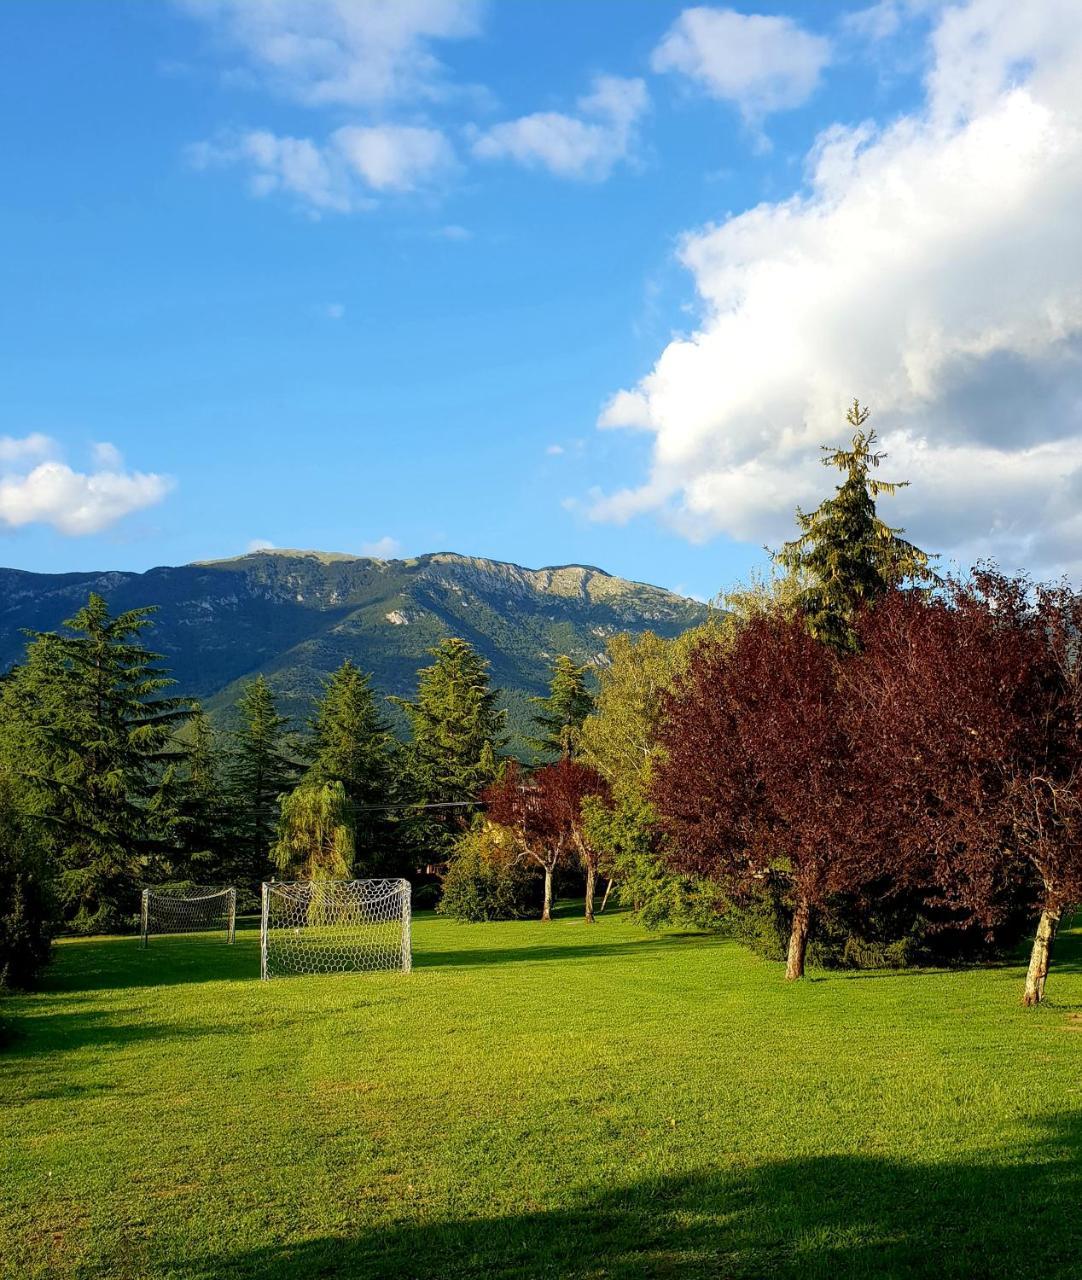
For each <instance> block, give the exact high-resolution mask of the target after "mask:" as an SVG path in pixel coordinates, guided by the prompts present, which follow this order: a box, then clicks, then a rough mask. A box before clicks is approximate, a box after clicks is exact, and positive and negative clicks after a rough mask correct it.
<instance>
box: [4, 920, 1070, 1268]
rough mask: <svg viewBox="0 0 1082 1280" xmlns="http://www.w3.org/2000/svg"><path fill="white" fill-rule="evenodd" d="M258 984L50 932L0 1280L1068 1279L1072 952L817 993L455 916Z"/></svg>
mask: <svg viewBox="0 0 1082 1280" xmlns="http://www.w3.org/2000/svg"><path fill="white" fill-rule="evenodd" d="M414 944H415V969H414V972H413V973H412V974H410V975H402V974H395V973H376V974H351V975H331V976H325V977H298V978H289V979H278V980H274V981H271V982H269V983H261V982H259V981H258V944H257V935H256V933H255V932H253V931H251V930H241V931H239V932H238V935H237V943H236V946H235V947H234V948H232V949H229V948H226V947H225V946H223V945H222V944H220V943H218V942H212V941H208V940H204V939H199V938H193V937H185V938H176V939H168V940H161V941H159V940H155V941H154V942H153V943H152V946H151V948H150V950H149V951H147V952H145V953H144V952H140V951H139V949H138V946H137V943H136V941H135V939H132V938H123V939H115V938H105V939H100V940H90V941H69V942H64V943H61V944H60V945H59V946H58V948H57V957H56V962H55V964H54V966H53V968H52V970H51V971H50V974H49V979H48V989H47V990H45V991H44V992H40V993H38V994H35V995H31V996H24V997H19V998H16V999H12V1000H9V1001H7V1002H6V1004H5V1008H4V1016H5V1018H6V1020H7V1024H8V1029H9V1032H10V1034H11V1038H10V1039H9V1041H8V1044H7V1046H6V1048H5V1049H4V1050H3V1051H0V1099H2V1102H3V1126H4V1129H3V1147H2V1156H0V1158H2V1161H3V1168H2V1185H0V1200H2V1205H3V1207H2V1214H3V1218H2V1225H0V1231H2V1239H0V1268H2V1269H3V1274H4V1275H5V1276H17V1277H20V1280H21V1278H23V1277H26V1278H28V1280H29V1278H31V1277H43V1276H49V1277H53V1276H56V1277H64V1278H65V1280H67V1278H68V1277H90V1276H94V1277H98V1276H110V1277H155V1278H156V1277H212V1276H214V1277H216V1276H229V1277H238V1278H239V1277H256V1278H259V1280H266V1278H268V1277H274V1278H275V1280H277V1278H278V1277H315V1276H319V1277H330V1276H343V1277H344V1276H350V1277H367V1276H373V1277H389V1276H411V1277H431V1278H433V1280H435V1278H437V1277H438V1278H439V1280H450V1278H453V1277H466V1276H469V1277H512V1276H514V1277H547V1276H561V1277H562V1276H569V1277H639V1276H681V1277H684V1276H711V1277H722V1276H734V1277H752V1276H779V1277H789V1276H793V1277H795V1276H800V1277H804V1278H807V1277H830V1278H831V1280H836V1278H837V1277H844V1276H861V1277H864V1276H882V1277H898V1276H956V1277H992V1276H1004V1277H1007V1276H1010V1277H1015V1276H1024V1275H1040V1276H1042V1277H1043V1278H1044V1280H1048V1278H1049V1277H1059V1276H1063V1277H1067V1276H1072V1277H1077V1276H1079V1275H1082V1034H1080V1033H1082V936H1080V935H1078V934H1070V935H1066V936H1063V937H1062V938H1061V941H1060V945H1059V952H1058V955H1057V963H1056V966H1055V969H1054V972H1053V974H1052V977H1051V979H1050V983H1049V995H1050V1002H1049V1004H1048V1006H1047V1007H1046V1008H1043V1009H1040V1010H1036V1011H1027V1010H1023V1009H1022V1008H1021V1007H1019V1004H1018V997H1019V988H1020V983H1021V976H1022V970H1021V968H1020V967H1018V966H1009V967H1001V968H993V969H986V970H981V971H963V972H940V971H935V972H929V971H924V972H912V973H900V974H899V973H869V974H824V973H813V974H812V975H811V977H810V979H809V980H807V981H805V982H804V983H801V984H796V985H791V986H790V985H786V983H785V982H784V981H783V978H782V970H781V967H780V966H778V965H774V964H770V963H767V962H765V961H762V960H760V959H758V958H756V957H755V956H753V955H751V954H749V953H748V952H747V951H745V950H743V949H742V948H740V947H739V946H737V945H736V944H734V943H731V942H727V941H724V940H721V939H718V938H712V937H705V936H698V935H688V934H666V935H662V936H651V935H649V934H647V933H645V932H644V931H643V930H641V929H639V928H637V927H635V926H634V925H632V924H631V923H629V922H628V921H627V919H626V917H621V916H619V915H617V916H612V915H606V916H605V917H603V918H602V919H601V921H600V922H599V923H598V924H597V925H596V926H595V927H593V928H589V927H587V926H586V925H585V924H583V923H582V922H581V920H580V919H579V918H577V916H576V914H574V912H573V911H571V910H570V909H568V910H567V911H565V912H564V913H562V914H561V916H560V918H558V919H557V920H555V921H554V922H553V923H552V924H551V925H542V924H540V923H538V922H529V923H520V924H495V925H476V926H467V925H457V924H454V923H451V922H448V921H444V920H442V919H439V918H438V917H435V916H432V915H429V914H421V915H420V916H418V917H417V918H416V919H415V922H414Z"/></svg>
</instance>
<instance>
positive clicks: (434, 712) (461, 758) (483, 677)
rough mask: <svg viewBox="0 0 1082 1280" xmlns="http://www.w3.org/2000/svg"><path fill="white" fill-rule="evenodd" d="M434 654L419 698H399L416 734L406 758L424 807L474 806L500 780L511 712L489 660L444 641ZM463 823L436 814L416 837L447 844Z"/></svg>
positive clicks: (422, 678)
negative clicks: (502, 702)
mask: <svg viewBox="0 0 1082 1280" xmlns="http://www.w3.org/2000/svg"><path fill="white" fill-rule="evenodd" d="M429 653H430V654H431V655H432V658H433V662H432V665H431V666H428V667H424V668H423V669H422V670H421V672H420V673H419V677H418V685H417V697H416V699H415V701H413V702H408V701H406V700H404V699H401V698H397V699H395V701H396V702H398V703H399V705H400V706H401V707H402V708H403V709H404V710H405V712H406V716H407V718H408V719H409V723H410V729H411V731H412V735H411V740H410V743H409V745H408V747H407V749H406V756H405V758H406V762H407V768H408V772H409V777H410V787H411V790H412V792H413V795H414V798H415V799H417V800H418V801H421V802H423V803H429V804H432V803H445V802H447V801H462V800H468V801H473V800H476V799H477V798H478V796H479V795H480V793H481V790H482V789H483V788H484V787H485V786H487V785H488V784H489V783H491V782H492V781H493V780H494V779H495V777H496V774H497V770H498V755H499V752H500V751H501V750H502V748H503V747H504V746H505V744H506V741H507V739H506V735H505V732H504V721H505V720H506V716H507V713H506V712H505V711H501V710H499V709H497V706H496V700H497V696H498V691H497V690H494V689H492V688H491V687H490V685H489V678H488V663H487V662H486V661H485V659H484V658H482V657H481V656H480V654H478V653H477V652H476V650H475V649H473V647H472V646H471V645H469V644H468V643H467V642H466V641H465V640H460V639H458V638H457V637H452V638H449V639H447V640H443V641H441V642H440V644H438V645H436V647H435V648H433V649H430V650H429ZM459 816H462V815H459ZM460 826H461V824H460V823H456V822H455V821H454V820H453V811H449V813H447V814H443V815H438V814H436V815H434V819H433V818H430V820H429V821H422V822H419V823H416V824H415V827H416V830H415V833H414V839H415V841H417V840H419V841H421V842H423V843H425V844H429V845H440V846H442V845H443V844H445V843H446V840H447V838H448V836H449V835H450V833H451V832H452V830H453V829H455V828H456V827H460Z"/></svg>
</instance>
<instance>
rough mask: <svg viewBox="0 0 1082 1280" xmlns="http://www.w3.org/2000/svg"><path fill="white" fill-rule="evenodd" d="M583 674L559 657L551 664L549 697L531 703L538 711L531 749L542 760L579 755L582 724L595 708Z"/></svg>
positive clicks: (580, 670) (534, 720)
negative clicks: (546, 757)
mask: <svg viewBox="0 0 1082 1280" xmlns="http://www.w3.org/2000/svg"><path fill="white" fill-rule="evenodd" d="M585 672H586V668H585V667H577V666H576V665H575V663H574V662H572V660H571V659H570V658H569V657H568V656H567V654H563V653H562V654H560V656H559V657H558V658H557V659H556V660H555V661H554V662H553V664H552V677H551V680H550V681H549V692H548V696H547V697H545V698H536V697H535V698H531V699H530V701H531V702H534V703H536V704H537V706H538V708H539V710H538V712H537V714H536V715H535V716H534V717H533V722H534V724H535V725H537V727H538V729H539V730H540V733H539V734H538V736H537V737H536V738H532V739H531V740H530V745H531V746H532V747H534V749H535V750H536V751H538V752H539V753H540V754H541V755H542V756H556V757H557V758H558V759H564V760H566V759H569V758H570V757H571V756H573V755H577V754H578V752H579V746H580V738H581V734H582V724H583V721H584V720H585V719H586V717H587V716H588V715H589V714H590V712H591V711H592V710H593V705H594V700H593V697H592V696H591V694H590V691H589V689H587V688H586V680H585Z"/></svg>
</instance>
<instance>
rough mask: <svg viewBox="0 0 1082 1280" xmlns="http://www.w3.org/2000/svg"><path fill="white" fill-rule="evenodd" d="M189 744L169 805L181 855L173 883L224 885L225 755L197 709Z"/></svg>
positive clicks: (174, 774) (172, 870)
mask: <svg viewBox="0 0 1082 1280" xmlns="http://www.w3.org/2000/svg"><path fill="white" fill-rule="evenodd" d="M185 737H186V741H185V742H184V744H183V750H184V756H183V759H182V760H181V761H179V762H178V764H177V765H176V766H175V767H174V768H173V769H171V771H170V777H169V778H168V782H167V788H166V789H167V798H166V802H165V805H164V808H165V813H166V818H167V821H168V823H169V828H170V833H171V838H172V843H173V845H174V846H175V852H174V854H173V856H172V857H171V859H170V864H169V866H168V868H167V870H168V874H169V877H170V879H174V880H194V881H196V882H197V883H201V884H213V883H215V882H216V881H217V880H220V879H222V872H223V869H224V861H225V858H226V856H227V853H226V850H227V846H228V828H229V816H228V806H227V802H226V797H225V794H224V781H223V778H222V751H221V748H220V747H219V745H218V738H217V735H216V734H215V731H214V728H213V726H212V725H211V723H210V718H209V717H208V716H207V714H206V712H205V711H203V710H202V709H201V708H200V707H198V706H197V707H196V708H195V712H194V714H193V716H192V719H191V722H190V724H189V726H188V732H187V734H186V735H185Z"/></svg>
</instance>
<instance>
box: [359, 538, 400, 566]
mask: <svg viewBox="0 0 1082 1280" xmlns="http://www.w3.org/2000/svg"><path fill="white" fill-rule="evenodd" d="M357 554H358V555H362V556H369V557H371V559H373V560H394V559H395V558H396V557H397V556H400V555H401V554H402V544H401V543H400V542H399V541H398V539H397V538H392V537H391V536H390V534H385V535H384V536H383V537H382V538H377V539H376V540H375V542H362V543H361V547H360V550H359V551H358V553H357Z"/></svg>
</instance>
